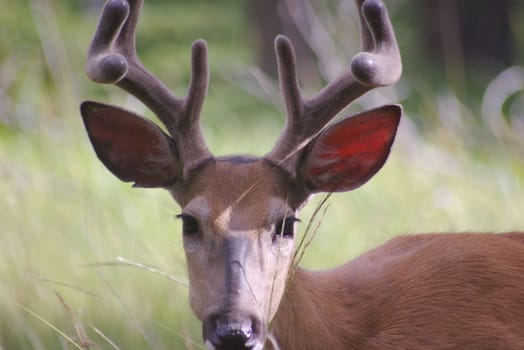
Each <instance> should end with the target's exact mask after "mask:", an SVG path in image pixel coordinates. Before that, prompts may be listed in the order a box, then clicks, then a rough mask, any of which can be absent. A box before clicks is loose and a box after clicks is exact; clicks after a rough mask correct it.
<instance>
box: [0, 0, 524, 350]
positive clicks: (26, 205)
mask: <svg viewBox="0 0 524 350" xmlns="http://www.w3.org/2000/svg"><path fill="white" fill-rule="evenodd" d="M16 3H17V4H15V2H11V3H10V4H9V6H10V10H12V13H14V14H16V16H18V18H19V19H20V21H19V22H8V19H5V18H2V19H1V21H2V23H7V24H8V25H9V26H10V27H9V28H11V29H12V32H13V35H12V36H11V37H9V36H6V34H5V31H2V34H1V35H2V36H1V38H2V42H1V45H2V46H1V47H0V49H1V50H2V51H0V54H1V55H2V56H0V74H1V79H0V97H1V99H2V100H1V103H0V112H1V114H0V225H1V229H0V239H1V245H0V281H1V284H0V314H1V315H2V317H1V318H0V348H2V349H75V348H79V347H80V348H84V349H87V348H89V349H97V348H101V349H116V348H119V349H155V350H157V349H173V348H175V349H186V348H187V349H201V348H203V347H202V344H201V341H200V333H201V331H200V325H199V323H198V322H197V321H196V320H195V318H194V317H193V316H192V313H191V311H190V308H189V306H188V300H187V287H186V286H184V285H183V284H180V283H177V282H175V281H173V280H171V279H169V278H166V277H164V276H161V275H159V274H157V273H154V272H151V271H148V270H146V269H142V268H136V267H134V266H131V265H129V264H123V263H122V261H121V260H120V261H119V260H118V259H117V258H118V257H122V258H124V259H127V260H129V261H132V262H135V263H138V264H144V265H147V266H151V267H154V268H157V269H158V270H160V271H163V272H165V273H167V274H168V275H170V276H175V277H176V278H177V279H181V280H182V281H186V280H187V277H186V272H185V263H184V256H183V249H182V242H181V234H180V227H179V226H180V225H179V223H178V222H177V221H176V219H175V218H174V216H175V215H176V214H177V213H178V212H179V208H178V207H177V205H176V204H175V203H174V202H173V201H172V200H171V198H169V196H168V194H167V193H164V192H163V191H161V190H145V189H132V188H131V187H130V186H129V185H128V184H123V183H120V182H118V181H117V180H116V179H115V178H113V177H112V175H110V174H109V172H108V171H106V170H105V169H104V168H103V166H102V165H101V164H100V163H99V162H98V160H97V159H96V157H95V155H94V153H93V152H92V150H91V147H90V145H89V144H88V140H87V137H86V135H85V132H84V131H83V129H82V125H81V123H80V118H79V113H78V107H77V105H78V103H79V102H80V101H81V100H83V99H87V98H92V99H99V100H103V101H106V102H111V103H115V104H120V105H126V106H131V107H132V108H133V109H135V110H137V111H138V112H145V111H144V110H143V109H142V107H141V106H139V105H137V104H136V103H135V102H133V101H132V100H130V99H129V98H128V97H127V96H126V95H125V94H124V93H121V92H118V91H117V89H116V88H112V87H99V86H95V84H92V83H89V82H87V80H86V78H84V74H83V68H82V67H83V55H84V52H85V49H86V47H87V45H88V41H89V39H90V36H91V31H92V30H93V28H94V26H95V24H96V18H97V13H95V12H79V11H80V10H78V9H76V10H75V6H73V5H72V4H73V3H71V4H69V3H68V6H64V7H61V6H58V3H57V2H53V1H50V0H49V1H47V2H46V1H42V2H38V1H36V0H35V1H27V2H16ZM238 3H239V2H235V1H230V2H227V3H226V5H224V7H220V8H219V7H217V6H215V5H210V4H208V3H206V4H204V3H200V2H195V4H194V3H192V2H183V3H181V4H179V5H175V6H174V9H175V10H172V9H171V5H168V4H167V3H162V2H153V1H151V6H149V5H147V6H146V8H145V9H144V10H145V13H144V23H143V24H142V25H143V27H141V29H140V33H141V34H140V35H141V36H139V42H142V44H141V45H142V46H140V50H141V53H142V52H143V53H144V56H145V57H144V61H145V63H146V64H147V65H148V66H149V67H151V69H152V70H153V71H155V72H165V75H162V77H163V78H164V77H165V80H167V81H168V83H169V85H170V86H177V88H176V90H177V91H178V93H179V94H182V93H183V91H184V90H183V89H184V86H185V81H187V78H188V77H187V72H188V56H189V43H190V42H191V41H192V40H193V39H196V38H197V37H199V36H202V37H206V39H209V45H210V49H211V69H212V72H213V76H212V81H211V89H210V92H209V97H208V99H207V101H206V105H205V110H204V112H203V116H202V119H203V124H204V129H205V134H206V138H207V140H208V144H209V146H210V147H211V149H212V150H213V151H214V152H215V153H216V154H229V153H237V152H238V149H239V148H241V149H242V150H243V152H245V153H254V154H259V155H260V154H263V153H264V152H266V151H267V150H269V149H270V147H271V145H272V143H273V142H274V140H275V139H276V136H277V134H278V132H279V130H280V129H279V128H280V127H281V123H282V120H281V118H280V117H279V115H280V112H279V110H278V108H277V107H274V106H271V105H268V104H266V103H264V102H263V101H260V100H258V99H257V98H255V97H253V96H252V95H250V94H248V93H247V92H246V91H245V89H242V88H241V85H243V84H245V81H246V79H247V78H246V77H245V75H246V74H239V71H240V72H241V73H242V72H243V71H244V70H243V69H239V66H240V67H242V66H243V64H240V63H241V62H245V61H249V59H250V53H249V48H248V47H247V45H246V44H245V42H246V41H247V39H246V33H244V31H243V26H244V25H245V23H244V21H245V20H244V19H243V13H242V8H241V7H240V6H239V5H238ZM42 4H44V5H45V4H48V5H49V6H48V7H46V6H44V5H42ZM148 4H149V3H148ZM210 11H211V12H213V11H215V12H213V13H215V14H217V17H213V20H212V21H211V20H210V22H206V19H205V18H202V16H204V14H206V13H209V12H210ZM4 13H6V12H4ZM173 16H174V17H173ZM53 20H56V23H55V24H56V28H55V29H56V32H54V34H56V35H59V37H60V41H58V42H57V41H53V40H51V39H52V38H50V36H51V33H52V25H51V24H52V22H49V21H53ZM9 21H12V20H9ZM173 23H174V24H173ZM195 23H197V24H198V23H203V24H202V25H200V24H199V25H195ZM221 25H222V26H223V28H222V29H220V31H219V30H218V29H217V28H219V27H221ZM173 27H175V28H176V31H177V32H178V33H181V34H180V37H178V36H177V37H175V38H172V37H170V35H169V33H170V32H171V30H174V29H173ZM42 28H45V29H46V31H44V32H45V33H47V34H43V35H42V34H38V33H39V30H40V33H41V29H42ZM146 28H147V29H146ZM179 28H180V29H179ZM155 33H159V36H162V35H163V36H165V38H166V40H167V41H168V44H166V43H165V42H164V41H162V42H161V43H159V42H153V39H154V38H155V35H154V34H155ZM162 33H163V34H162ZM177 35H178V34H177ZM13 37H14V39H13ZM15 39H16V40H15ZM22 39H23V41H22V42H23V44H22V43H21V42H20V40H22ZM179 39H180V40H179ZM171 41H173V42H176V44H175V46H174V48H173V46H172V45H171ZM46 57H47V60H46ZM49 57H62V59H63V61H61V62H62V63H63V65H62V66H61V67H59V68H60V69H59V70H58V71H57V70H56V67H55V66H54V64H56V62H55V61H52V60H49ZM239 62H240V63H239ZM53 67H54V68H53ZM245 71H247V68H246V69H245ZM418 79H419V78H417V77H410V76H408V77H405V78H404V80H403V81H402V82H401V83H400V84H399V86H398V87H397V88H396V89H385V90H382V91H379V92H376V93H372V94H370V96H368V97H367V98H365V99H364V100H363V102H361V106H364V107H365V106H372V105H378V104H380V103H388V102H390V101H396V100H401V101H407V102H408V103H407V104H406V105H407V106H409V108H408V109H407V110H406V114H405V117H404V120H403V122H402V125H401V130H400V132H399V135H398V137H397V141H396V144H395V147H394V149H393V152H392V155H391V157H390V159H389V161H388V163H387V164H386V166H385V167H384V169H383V170H382V171H381V172H380V173H379V174H378V175H377V176H376V177H375V178H374V179H372V180H371V181H370V182H369V183H368V184H366V185H365V186H364V187H362V188H361V189H358V190H357V191H354V192H353V193H350V194H335V195H333V196H332V197H331V198H330V199H329V202H330V205H329V209H328V211H327V213H326V215H325V217H324V218H323V221H322V225H321V226H320V229H319V232H318V233H317V235H316V238H315V240H314V241H313V243H312V244H311V246H310V247H309V248H308V250H307V252H306V254H305V257H304V259H303V266H306V267H310V268H329V267H333V266H336V265H337V264H339V263H342V262H344V261H347V260H348V259H350V258H352V257H355V256H357V255H358V254H361V253H362V252H364V251H366V250H367V249H369V248H372V247H374V246H376V245H378V244H380V243H382V242H384V241H386V240H387V239H388V238H390V237H393V236H395V235H398V234H400V233H411V232H435V231H469V230H473V231H506V230H517V229H524V217H523V216H522V214H521V213H523V212H524V186H523V180H524V162H523V154H524V153H523V150H524V147H523V145H522V141H520V140H522V137H521V136H522V135H520V134H518V133H517V131H518V130H516V129H508V130H507V131H506V132H505V133H502V134H501V133H495V132H494V131H493V130H491V129H489V128H487V127H486V125H485V123H483V122H482V121H481V120H480V119H481V118H474V117H473V115H474V114H475V113H477V112H476V111H477V109H478V107H475V106H465V105H462V104H461V102H460V101H458V100H457V98H456V96H455V95H454V94H453V93H452V92H449V91H433V90H431V88H428V87H425V86H422V85H420V84H419V83H418V81H419V80H418ZM403 91H404V92H403ZM405 91H408V92H407V93H406V92H405ZM413 96H418V97H417V99H415V100H413V99H414V98H413ZM413 101H415V102H413ZM147 114H148V115H150V114H149V113H147ZM422 116H423V118H422ZM253 140H257V141H256V142H253ZM320 199H321V198H320V197H318V198H314V199H313V200H312V203H310V204H309V205H308V206H307V207H306V208H305V209H304V211H303V213H302V215H301V217H302V219H303V222H304V223H303V224H301V227H300V228H301V230H304V228H305V226H306V224H305V223H307V218H308V217H310V216H311V215H312V213H313V211H314V210H315V207H316V205H317V204H318V201H319V200H320ZM114 263H117V264H114ZM68 338H70V340H68ZM73 342H74V343H73ZM74 344H76V345H74Z"/></svg>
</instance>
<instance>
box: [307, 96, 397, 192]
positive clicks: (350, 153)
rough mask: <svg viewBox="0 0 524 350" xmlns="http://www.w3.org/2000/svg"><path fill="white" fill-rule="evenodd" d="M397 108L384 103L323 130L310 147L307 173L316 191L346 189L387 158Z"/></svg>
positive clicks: (357, 185)
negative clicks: (384, 105)
mask: <svg viewBox="0 0 524 350" xmlns="http://www.w3.org/2000/svg"><path fill="white" fill-rule="evenodd" d="M400 114H401V111H400V107H398V106H386V107H382V108H379V109H375V110H372V111H368V112H364V113H362V114H359V115H357V116H354V117H350V118H347V119H345V120H343V121H341V122H339V123H337V124H335V125H333V126H331V127H329V128H328V129H326V130H325V131H323V132H322V133H321V134H320V135H319V136H318V138H317V139H316V140H314V141H313V144H312V146H311V148H310V153H309V155H308V156H307V163H306V173H307V175H308V179H309V182H310V184H311V185H312V187H313V188H314V189H315V190H317V191H325V192H335V191H349V190H351V189H354V188H356V187H359V186H361V185H362V184H364V183H365V182H366V181H367V180H369V179H370V178H371V177H372V176H373V175H374V174H375V173H376V172H377V171H378V170H379V169H380V168H381V167H382V165H383V164H384V162H385V161H386V159H387V157H388V155H389V151H390V149H391V145H392V144H393V140H394V138H395V133H396V130H397V126H398V123H399V121H400Z"/></svg>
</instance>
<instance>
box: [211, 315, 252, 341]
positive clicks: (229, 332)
mask: <svg viewBox="0 0 524 350" xmlns="http://www.w3.org/2000/svg"><path fill="white" fill-rule="evenodd" d="M216 335H217V337H218V339H219V340H220V342H221V343H222V344H224V345H228V346H229V345H230V346H234V345H237V346H240V345H244V344H245V343H246V342H247V341H248V340H249V338H251V336H252V335H253V327H252V326H251V321H246V322H234V323H229V322H228V323H222V324H220V323H219V324H217V329H216Z"/></svg>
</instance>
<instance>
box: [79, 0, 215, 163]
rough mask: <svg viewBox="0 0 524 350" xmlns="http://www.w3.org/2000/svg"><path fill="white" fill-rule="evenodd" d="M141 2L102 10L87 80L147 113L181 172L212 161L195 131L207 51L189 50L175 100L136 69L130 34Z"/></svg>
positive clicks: (115, 3) (201, 45) (112, 2)
mask: <svg viewBox="0 0 524 350" xmlns="http://www.w3.org/2000/svg"><path fill="white" fill-rule="evenodd" d="M142 3H143V0H109V1H108V2H107V3H106V4H105V6H104V9H103V12H102V16H101V18H100V22H99V23H98V26H97V29H96V32H95V34H94V37H93V40H92V42H91V46H90V48H89V52H88V58H87V75H88V76H89V78H90V79H91V80H93V81H95V82H98V83H104V84H115V85H117V86H119V87H121V88H123V89H124V90H126V91H127V92H129V93H130V94H132V95H134V96H135V97H136V98H138V99H139V100H140V101H142V102H143V103H144V104H145V105H146V106H147V107H149V108H150V109H151V110H152V111H153V112H154V113H155V114H156V115H157V116H158V118H159V119H160V120H161V121H162V123H163V124H164V125H165V126H166V128H167V130H168V131H169V133H170V134H171V136H172V137H173V139H174V140H175V143H176V144H177V146H178V147H177V149H178V152H179V156H180V160H181V161H182V164H183V165H184V168H185V169H189V168H191V166H192V165H193V164H196V163H198V162H199V161H201V160H202V159H205V158H209V157H211V156H212V155H211V153H210V152H209V150H208V149H207V147H206V145H205V141H204V138H203V136H202V133H201V130H200V126H199V116H200V111H201V109H202V106H203V103H204V99H205V96H206V93H207V86H208V79H209V78H208V62H207V45H206V43H205V41H203V40H197V41H196V42H195V43H194V44H193V48H192V58H191V62H192V70H191V82H190V84H189V89H188V94H187V97H186V98H184V99H179V98H177V97H176V96H175V95H174V94H173V93H172V92H171V91H170V90H169V88H168V87H167V86H166V85H164V84H163V83H162V82H161V81H160V80H159V79H157V78H156V77H155V76H154V75H153V74H151V73H150V72H149V71H147V70H146V69H145V68H144V66H143V65H142V64H141V63H140V60H139V58H138V56H137V54H136V48H135V40H136V39H135V31H136V24H137V21H138V16H139V13H140V10H141V8H142Z"/></svg>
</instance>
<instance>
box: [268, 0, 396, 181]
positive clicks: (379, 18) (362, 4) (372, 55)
mask: <svg viewBox="0 0 524 350" xmlns="http://www.w3.org/2000/svg"><path fill="white" fill-rule="evenodd" d="M356 3H357V6H358V8H359V9H360V11H359V17H360V22H361V28H362V50H363V51H362V52H360V53H358V54H357V55H356V56H355V57H354V58H353V59H352V61H351V69H350V70H348V71H346V72H344V73H343V74H341V75H340V76H339V77H338V78H337V79H335V80H334V81H332V82H330V83H329V84H328V85H327V86H326V87H324V89H322V90H321V91H320V92H319V93H318V94H317V95H316V96H314V97H313V98H311V99H306V98H304V97H303V96H302V94H301V92H300V88H299V85H298V79H297V73H296V63H295V56H294V52H293V46H292V44H291V42H290V41H289V40H288V39H287V38H285V37H283V36H279V37H277V39H276V40H275V51H276V55H277V61H278V72H279V80H280V87H281V90H282V94H283V98H284V102H285V106H286V126H285V128H284V131H283V132H282V134H281V136H280V138H279V140H278V141H277V143H276V144H275V147H274V148H273V150H272V151H271V152H270V153H268V154H267V155H266V158H268V159H270V160H271V161H273V162H275V163H277V164H279V165H281V166H283V167H284V168H285V169H287V170H288V171H289V172H290V173H292V174H294V172H295V165H296V161H297V159H298V155H299V153H300V150H301V149H302V148H303V147H304V146H305V145H306V144H307V142H308V141H309V140H311V138H313V137H315V136H316V135H317V134H318V132H320V131H321V130H322V128H323V127H324V126H325V125H326V124H327V123H328V122H329V121H330V120H331V119H332V118H333V117H334V116H335V115H336V114H337V113H338V112H340V111H341V110H342V109H343V108H345V107H346V106H347V105H349V104H350V103H351V102H352V101H354V100H355V99H356V98H358V97H359V96H361V95H362V94H364V93H366V92H367V91H369V90H371V89H373V88H375V87H378V86H385V85H390V84H393V83H394V82H396V81H397V80H398V79H399V77H400V74H401V72H402V63H401V59H400V52H399V49H398V45H397V42H396V39H395V34H394V32H393V28H392V25H391V22H390V20H389V16H388V13H387V10H386V8H385V6H384V4H383V3H382V1H381V0H356Z"/></svg>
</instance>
